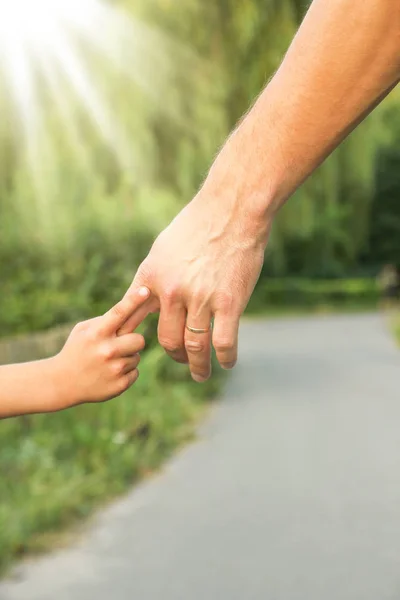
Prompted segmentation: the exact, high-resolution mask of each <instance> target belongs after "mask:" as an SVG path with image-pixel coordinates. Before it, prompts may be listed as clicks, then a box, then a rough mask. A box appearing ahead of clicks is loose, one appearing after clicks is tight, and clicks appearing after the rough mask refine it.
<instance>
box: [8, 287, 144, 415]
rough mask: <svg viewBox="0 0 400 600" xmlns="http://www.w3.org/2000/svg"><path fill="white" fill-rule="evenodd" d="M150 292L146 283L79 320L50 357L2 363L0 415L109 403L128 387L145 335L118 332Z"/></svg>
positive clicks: (135, 374) (133, 381)
mask: <svg viewBox="0 0 400 600" xmlns="http://www.w3.org/2000/svg"><path fill="white" fill-rule="evenodd" d="M149 295H150V292H149V290H148V289H147V288H145V287H141V288H139V289H138V290H136V291H132V292H128V293H127V294H126V295H125V296H124V298H123V299H122V300H121V301H120V302H119V303H118V304H116V305H115V306H114V307H113V308H111V310H109V311H108V312H107V313H106V314H105V315H103V316H101V317H96V318H95V319H90V320H88V321H83V322H82V323H79V324H78V325H76V327H75V328H74V329H73V330H72V332H71V334H70V336H69V338H68V340H67V342H66V344H65V346H64V348H63V349H62V350H61V352H60V353H59V354H57V355H56V356H53V357H52V358H48V359H46V360H41V361H36V362H30V363H22V364H16V365H5V366H1V367H0V419H4V418H7V417H15V416H20V415H26V414H35V413H49V412H57V411H60V410H64V409H66V408H72V407H74V406H78V405H80V404H86V403H94V402H105V401H107V400H111V399H112V398H115V397H117V396H119V395H120V394H122V393H123V392H125V391H126V390H128V389H129V388H130V387H131V386H132V385H133V384H134V383H135V382H136V381H137V379H138V377H139V371H138V365H139V362H140V355H139V352H141V351H142V350H143V349H144V347H145V340H144V338H143V336H142V335H139V334H137V333H127V334H125V335H118V331H119V329H120V328H121V327H122V326H123V325H124V323H125V322H126V321H127V320H128V319H129V317H130V316H131V315H132V314H133V313H134V312H135V311H136V310H137V309H138V308H140V306H141V305H142V304H143V303H144V302H145V301H146V300H147V299H148V297H149Z"/></svg>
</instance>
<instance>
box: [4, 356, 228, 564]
mask: <svg viewBox="0 0 400 600" xmlns="http://www.w3.org/2000/svg"><path fill="white" fill-rule="evenodd" d="M221 377H222V374H221V373H220V372H218V373H217V374H215V375H214V378H213V379H212V380H211V382H209V383H208V384H205V385H203V386H199V385H196V384H194V383H193V382H191V380H190V378H189V376H188V370H187V368H185V367H182V366H180V365H176V364H175V363H173V362H172V361H171V360H170V359H168V358H167V357H166V356H165V355H164V353H163V351H162V350H160V349H159V348H153V349H151V350H150V351H149V352H147V353H146V354H145V356H144V358H143V361H142V364H141V378H140V379H139V381H138V383H137V384H136V385H135V386H134V387H133V388H132V389H131V390H130V391H129V392H127V393H126V394H125V395H124V396H123V397H121V398H118V399H116V400H113V401H111V402H109V403H108V404H103V405H96V406H94V405H92V406H82V407H79V408H77V409H73V410H70V411H65V412H62V413H59V414H55V415H39V416H33V417H23V418H19V419H13V420H9V421H3V422H1V423H0V570H2V571H4V569H5V568H6V567H7V566H9V565H10V564H11V562H12V561H13V559H16V558H18V557H21V556H24V555H26V554H28V553H32V552H38V551H43V550H46V549H47V548H48V546H49V544H50V545H51V544H52V543H53V542H54V539H53V537H52V535H51V534H52V532H57V533H59V532H62V531H63V530H66V528H67V527H70V526H71V525H72V524H74V523H77V522H79V521H80V520H82V519H83V518H84V517H87V516H88V515H90V514H91V512H92V511H93V510H94V509H95V508H96V507H97V506H98V505H99V504H102V503H104V502H106V501H107V500H109V499H111V498H113V497H115V496H116V495H118V494H120V493H122V492H123V491H124V490H126V489H127V488H128V487H129V486H131V485H132V484H133V483H134V482H135V481H137V480H138V479H139V478H141V477H143V476H144V475H146V474H147V473H149V472H151V471H153V470H154V469H157V467H158V466H159V465H160V464H161V462H162V461H163V460H165V458H166V457H168V456H169V455H170V454H171V452H172V451H173V450H174V449H175V448H176V447H177V446H179V445H180V444H182V443H183V442H185V441H187V440H188V439H190V438H191V437H192V435H193V432H194V424H195V423H196V422H197V419H198V418H199V416H200V415H201V413H202V410H203V408H204V405H205V404H204V401H205V400H207V399H210V398H211V397H213V396H215V395H216V393H217V392H218V390H219V387H220V384H221ZM49 534H50V535H49Z"/></svg>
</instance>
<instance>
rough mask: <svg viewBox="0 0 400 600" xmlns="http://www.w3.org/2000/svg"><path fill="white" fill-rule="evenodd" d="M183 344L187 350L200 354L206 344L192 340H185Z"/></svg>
mask: <svg viewBox="0 0 400 600" xmlns="http://www.w3.org/2000/svg"><path fill="white" fill-rule="evenodd" d="M185 346H186V350H187V351H188V352H193V353H196V354H200V353H201V352H204V351H205V349H206V345H205V344H204V343H203V342H200V341H194V340H186V342H185Z"/></svg>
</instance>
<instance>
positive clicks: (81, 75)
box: [0, 0, 165, 169]
mask: <svg viewBox="0 0 400 600" xmlns="http://www.w3.org/2000/svg"><path fill="white" fill-rule="evenodd" d="M158 42H159V39H158V38H157V32H155V31H154V30H152V29H151V28H149V27H148V26H145V25H144V23H142V22H139V21H137V20H135V19H133V18H132V16H128V15H127V14H126V13H125V12H123V11H122V10H120V9H119V8H118V7H116V6H115V5H113V4H109V3H107V2H106V1H105V0H0V84H1V93H3V94H5V95H6V96H7V98H8V104H9V105H10V104H11V106H12V110H13V112H14V113H15V114H16V115H17V118H18V122H19V128H20V130H21V131H22V135H21V136H20V139H21V140H22V141H23V143H24V145H25V149H26V154H27V157H28V160H29V161H30V162H31V163H34V162H35V161H37V154H38V146H37V141H38V139H39V138H40V139H41V140H43V139H44V138H45V135H44V133H43V132H44V129H45V125H44V123H45V121H46V112H47V108H48V106H49V103H48V104H47V108H46V106H45V103H44V102H43V94H44V92H45V95H46V97H47V99H49V98H50V104H51V107H52V108H53V109H54V108H55V109H56V110H57V111H58V113H59V116H60V120H61V121H62V124H63V126H64V128H65V129H66V130H68V135H69V137H70V138H71V139H72V140H73V141H74V144H75V146H76V150H77V151H78V150H79V151H82V149H83V146H84V144H85V140H83V139H82V133H81V131H80V127H79V121H78V122H77V120H76V114H75V112H74V110H75V109H74V108H73V106H79V109H80V110H81V111H83V112H84V113H85V114H86V117H87V120H88V121H89V122H91V124H92V126H93V127H94V128H95V130H96V131H97V132H98V134H99V136H101V138H102V139H103V140H104V142H105V143H106V144H107V145H108V146H110V148H112V150H113V151H114V153H115V154H116V155H117V158H118V159H119V160H120V161H122V162H123V163H124V166H129V167H130V166H131V165H130V162H131V159H132V156H131V148H130V146H131V143H130V140H127V139H125V134H124V127H123V124H122V123H120V122H119V118H118V114H115V113H116V111H114V110H113V105H112V101H111V100H110V98H107V94H106V93H105V87H104V77H103V76H102V74H100V75H99V70H98V69H97V70H96V69H93V57H95V58H96V61H97V62H96V64H97V66H99V64H100V66H101V65H102V64H103V66H105V67H106V68H107V69H113V70H114V71H115V72H117V73H118V72H119V73H123V75H124V76H125V77H126V78H127V79H129V80H130V81H131V82H132V83H134V84H135V85H137V87H138V88H141V90H142V91H144V92H145V93H146V94H148V95H153V97H154V98H155V99H157V98H160V94H159V92H157V90H156V89H155V88H156V87H157V84H156V83H155V81H154V79H153V78H152V77H153V74H154V73H155V72H157V76H158V79H159V80H161V78H162V77H161V71H162V69H160V68H159V65H158V69H157V68H154V64H153V68H149V62H151V60H152V58H151V56H152V57H153V58H154V56H155V55H156V53H158V54H157V56H158V57H159V59H160V60H159V62H161V61H162V60H163V57H164V60H165V52H164V53H163V52H162V51H159V46H158ZM91 61H92V62H91ZM155 62H157V61H155ZM71 98H73V102H72V103H71V101H70V99H71ZM33 168H34V169H36V168H37V166H34V165H33Z"/></svg>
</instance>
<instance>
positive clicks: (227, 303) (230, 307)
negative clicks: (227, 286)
mask: <svg viewBox="0 0 400 600" xmlns="http://www.w3.org/2000/svg"><path fill="white" fill-rule="evenodd" d="M215 303H216V307H217V308H218V309H219V310H221V311H223V312H233V311H234V309H235V306H236V298H235V296H234V294H233V293H232V292H219V293H218V294H217V296H216V299H215Z"/></svg>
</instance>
